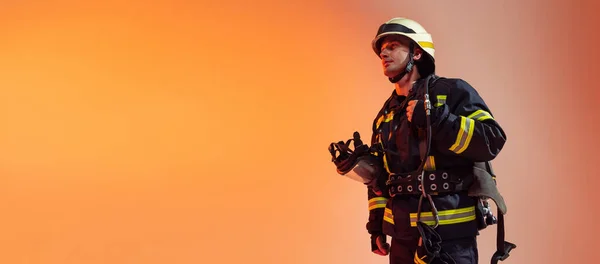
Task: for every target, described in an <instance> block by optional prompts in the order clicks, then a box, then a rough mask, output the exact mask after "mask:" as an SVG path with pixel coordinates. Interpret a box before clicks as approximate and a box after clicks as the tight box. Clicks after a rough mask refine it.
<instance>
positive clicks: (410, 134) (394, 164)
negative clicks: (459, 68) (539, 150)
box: [367, 76, 506, 240]
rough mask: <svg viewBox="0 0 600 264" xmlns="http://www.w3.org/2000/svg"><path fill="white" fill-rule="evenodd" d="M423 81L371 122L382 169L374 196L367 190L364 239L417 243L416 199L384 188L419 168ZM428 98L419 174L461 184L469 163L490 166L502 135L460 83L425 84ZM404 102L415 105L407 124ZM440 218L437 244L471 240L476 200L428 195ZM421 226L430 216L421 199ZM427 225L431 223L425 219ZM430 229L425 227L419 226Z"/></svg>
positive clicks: (451, 80)
mask: <svg viewBox="0 0 600 264" xmlns="http://www.w3.org/2000/svg"><path fill="white" fill-rule="evenodd" d="M423 94H424V78H422V79H420V80H419V81H417V82H416V83H415V84H414V85H413V89H412V90H411V91H409V94H408V96H406V97H405V96H399V95H397V94H396V92H395V91H394V92H393V93H392V95H391V96H390V97H389V98H388V100H387V101H386V102H385V104H384V106H383V107H382V109H381V110H380V112H379V113H378V115H377V117H376V118H375V120H374V122H373V136H372V139H371V145H377V146H379V147H381V149H383V150H385V151H384V152H382V153H381V154H378V153H374V154H377V156H378V157H379V158H381V162H380V163H381V164H382V165H383V166H384V167H385V170H383V173H382V175H380V177H379V180H378V187H377V188H379V190H382V191H379V192H378V191H375V190H376V189H375V190H374V189H373V188H370V187H369V188H368V199H369V221H368V223H367V230H368V232H369V233H370V234H381V233H384V234H386V235H389V236H391V237H394V238H397V239H411V240H414V239H415V238H416V237H418V234H419V233H418V231H417V228H416V227H415V226H416V216H415V215H416V212H417V206H418V201H419V195H416V194H398V195H395V196H393V197H392V196H391V195H390V192H389V188H390V186H386V181H387V180H388V179H389V176H390V173H410V172H415V171H417V169H418V167H419V165H420V164H421V153H420V148H419V143H420V142H421V140H422V139H423V138H422V136H423V135H424V133H423V131H424V129H425V124H426V122H425V121H426V119H425V111H424V107H423V103H422V101H423ZM429 98H430V101H431V106H432V111H431V115H430V122H431V133H432V134H431V136H432V137H431V148H430V153H429V154H430V155H429V157H428V159H427V163H426V166H425V172H426V174H425V175H427V172H429V171H436V170H437V171H440V170H448V171H452V172H453V174H458V176H460V177H461V178H467V177H468V176H469V174H470V172H471V171H472V167H473V163H474V162H479V161H490V160H492V159H494V158H495V157H496V155H498V154H499V152H500V150H501V149H502V147H503V146H504V143H505V141H506V135H505V133H504V131H503V129H502V128H501V127H500V125H499V124H498V122H496V121H495V120H494V117H493V115H492V113H491V111H490V109H489V108H488V106H487V105H486V103H485V102H484V100H483V99H482V98H481V96H480V95H479V94H478V93H477V91H476V90H475V89H474V88H473V87H472V86H471V85H470V84H468V83H467V82H466V81H464V80H462V79H455V78H444V77H437V76H435V78H434V79H433V80H432V81H430V85H429ZM410 100H421V102H419V103H418V104H417V105H416V107H415V110H414V114H413V119H412V122H408V120H407V116H406V106H407V103H408V101H410ZM432 197H433V201H434V204H435V206H436V208H437V210H438V215H439V216H440V222H439V225H438V227H437V229H436V230H437V232H438V233H439V234H440V235H441V237H442V239H452V238H460V237H465V236H475V235H477V234H478V227H477V223H476V222H477V221H476V216H478V214H477V213H476V210H478V203H477V198H476V197H469V196H468V195H467V192H466V190H465V191H461V190H458V191H455V192H445V193H442V192H440V193H439V194H438V195H432ZM422 206H423V207H422V214H421V220H422V221H425V220H427V213H428V212H429V216H431V214H430V212H431V209H430V207H429V203H428V202H427V199H424V201H423V205H422ZM429 220H431V219H429ZM425 223H427V224H429V225H433V222H431V221H425Z"/></svg>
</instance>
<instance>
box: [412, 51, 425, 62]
mask: <svg viewBox="0 0 600 264" xmlns="http://www.w3.org/2000/svg"><path fill="white" fill-rule="evenodd" d="M422 55H423V50H422V49H420V48H415V54H414V55H413V59H414V60H416V61H418V60H420V59H421V56H422Z"/></svg>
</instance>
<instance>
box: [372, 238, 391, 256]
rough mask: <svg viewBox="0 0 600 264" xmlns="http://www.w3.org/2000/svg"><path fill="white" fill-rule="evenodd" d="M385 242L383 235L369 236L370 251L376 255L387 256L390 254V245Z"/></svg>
mask: <svg viewBox="0 0 600 264" xmlns="http://www.w3.org/2000/svg"><path fill="white" fill-rule="evenodd" d="M386 240H387V236H386V235H385V234H378V235H371V251H373V253H375V254H377V255H381V256H387V255H388V254H389V252H390V244H388V243H387V242H386Z"/></svg>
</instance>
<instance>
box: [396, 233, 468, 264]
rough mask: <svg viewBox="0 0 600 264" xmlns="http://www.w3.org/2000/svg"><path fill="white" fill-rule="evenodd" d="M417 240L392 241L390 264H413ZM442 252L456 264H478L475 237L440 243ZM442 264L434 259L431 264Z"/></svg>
mask: <svg viewBox="0 0 600 264" xmlns="http://www.w3.org/2000/svg"><path fill="white" fill-rule="evenodd" d="M418 242H419V241H418V240H399V239H392V241H391V247H390V255H389V257H390V264H414V263H415V261H414V259H415V251H416V250H417V246H418ZM442 250H443V251H445V252H446V253H448V254H449V255H450V257H452V259H453V260H454V262H455V263H456V264H478V260H479V253H478V250H477V237H469V238H461V239H455V240H447V241H442ZM438 263H442V262H440V260H439V259H435V260H434V261H433V262H432V263H431V264H438Z"/></svg>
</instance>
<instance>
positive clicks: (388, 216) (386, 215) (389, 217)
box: [383, 208, 394, 225]
mask: <svg viewBox="0 0 600 264" xmlns="http://www.w3.org/2000/svg"><path fill="white" fill-rule="evenodd" d="M383 220H384V221H386V222H388V223H390V224H392V225H393V224H394V214H392V209H390V208H385V210H384V211H383Z"/></svg>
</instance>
